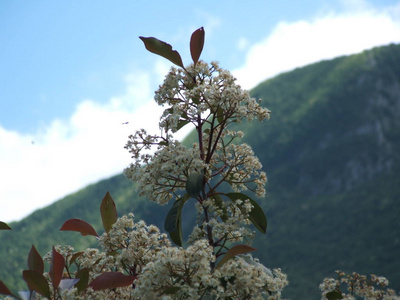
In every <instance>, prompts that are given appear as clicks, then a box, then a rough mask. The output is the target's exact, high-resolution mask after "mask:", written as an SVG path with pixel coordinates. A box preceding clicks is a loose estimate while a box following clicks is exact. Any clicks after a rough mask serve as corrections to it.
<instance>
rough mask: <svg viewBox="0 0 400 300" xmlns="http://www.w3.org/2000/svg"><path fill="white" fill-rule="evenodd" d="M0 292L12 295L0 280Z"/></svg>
mask: <svg viewBox="0 0 400 300" xmlns="http://www.w3.org/2000/svg"><path fill="white" fill-rule="evenodd" d="M0 294H2V295H8V296H14V295H13V294H12V293H11V291H10V290H9V289H8V287H7V286H6V285H5V284H4V283H3V281H1V280H0Z"/></svg>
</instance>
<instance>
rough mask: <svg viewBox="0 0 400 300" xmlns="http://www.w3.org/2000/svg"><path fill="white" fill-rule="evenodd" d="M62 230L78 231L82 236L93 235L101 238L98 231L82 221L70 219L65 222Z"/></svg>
mask: <svg viewBox="0 0 400 300" xmlns="http://www.w3.org/2000/svg"><path fill="white" fill-rule="evenodd" d="M60 230H61V231H77V232H80V234H82V235H83V236H85V235H93V236H96V237H98V236H99V235H98V234H97V232H96V230H94V228H93V227H92V226H91V225H90V224H88V223H86V222H85V221H83V220H80V219H69V220H67V221H65V222H64V224H63V225H62V226H61V228H60Z"/></svg>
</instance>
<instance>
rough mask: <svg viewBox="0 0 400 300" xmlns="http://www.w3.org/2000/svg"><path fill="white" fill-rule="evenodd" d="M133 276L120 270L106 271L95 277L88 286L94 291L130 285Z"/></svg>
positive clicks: (133, 278)
mask: <svg viewBox="0 0 400 300" xmlns="http://www.w3.org/2000/svg"><path fill="white" fill-rule="evenodd" d="M135 278H136V277H135V276H131V275H124V274H122V273H120V272H106V273H103V274H101V275H99V276H98V277H96V278H95V279H94V280H93V281H92V282H91V283H90V284H89V286H90V287H91V288H92V289H94V290H95V291H98V290H104V289H115V288H118V287H124V286H129V285H131V284H132V283H133V281H134V280H135Z"/></svg>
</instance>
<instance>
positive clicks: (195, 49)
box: [190, 27, 205, 64]
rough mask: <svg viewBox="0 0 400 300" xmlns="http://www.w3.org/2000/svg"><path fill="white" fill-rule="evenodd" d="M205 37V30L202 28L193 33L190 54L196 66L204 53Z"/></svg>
mask: <svg viewBox="0 0 400 300" xmlns="http://www.w3.org/2000/svg"><path fill="white" fill-rule="evenodd" d="M204 35H205V32H204V28H203V27H200V28H199V29H197V30H196V31H195V32H193V33H192V37H191V38H190V54H191V55H192V59H193V62H194V64H197V62H198V61H199V58H200V55H201V52H202V51H203V46H204Z"/></svg>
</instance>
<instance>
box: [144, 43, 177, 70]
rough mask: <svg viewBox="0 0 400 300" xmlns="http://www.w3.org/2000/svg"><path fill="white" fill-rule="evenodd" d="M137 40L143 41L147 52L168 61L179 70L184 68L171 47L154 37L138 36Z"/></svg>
mask: <svg viewBox="0 0 400 300" xmlns="http://www.w3.org/2000/svg"><path fill="white" fill-rule="evenodd" d="M139 38H140V39H141V40H142V41H143V43H144V46H145V47H146V49H147V50H149V51H150V52H152V53H155V54H158V55H160V56H162V57H164V58H166V59H168V60H169V61H171V62H173V63H174V64H176V65H178V66H179V67H181V68H184V67H183V62H182V58H181V56H180V54H179V52H178V51H176V50H172V46H171V45H170V44H167V43H166V42H163V41H160V40H158V39H156V38H154V37H143V36H139Z"/></svg>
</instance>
